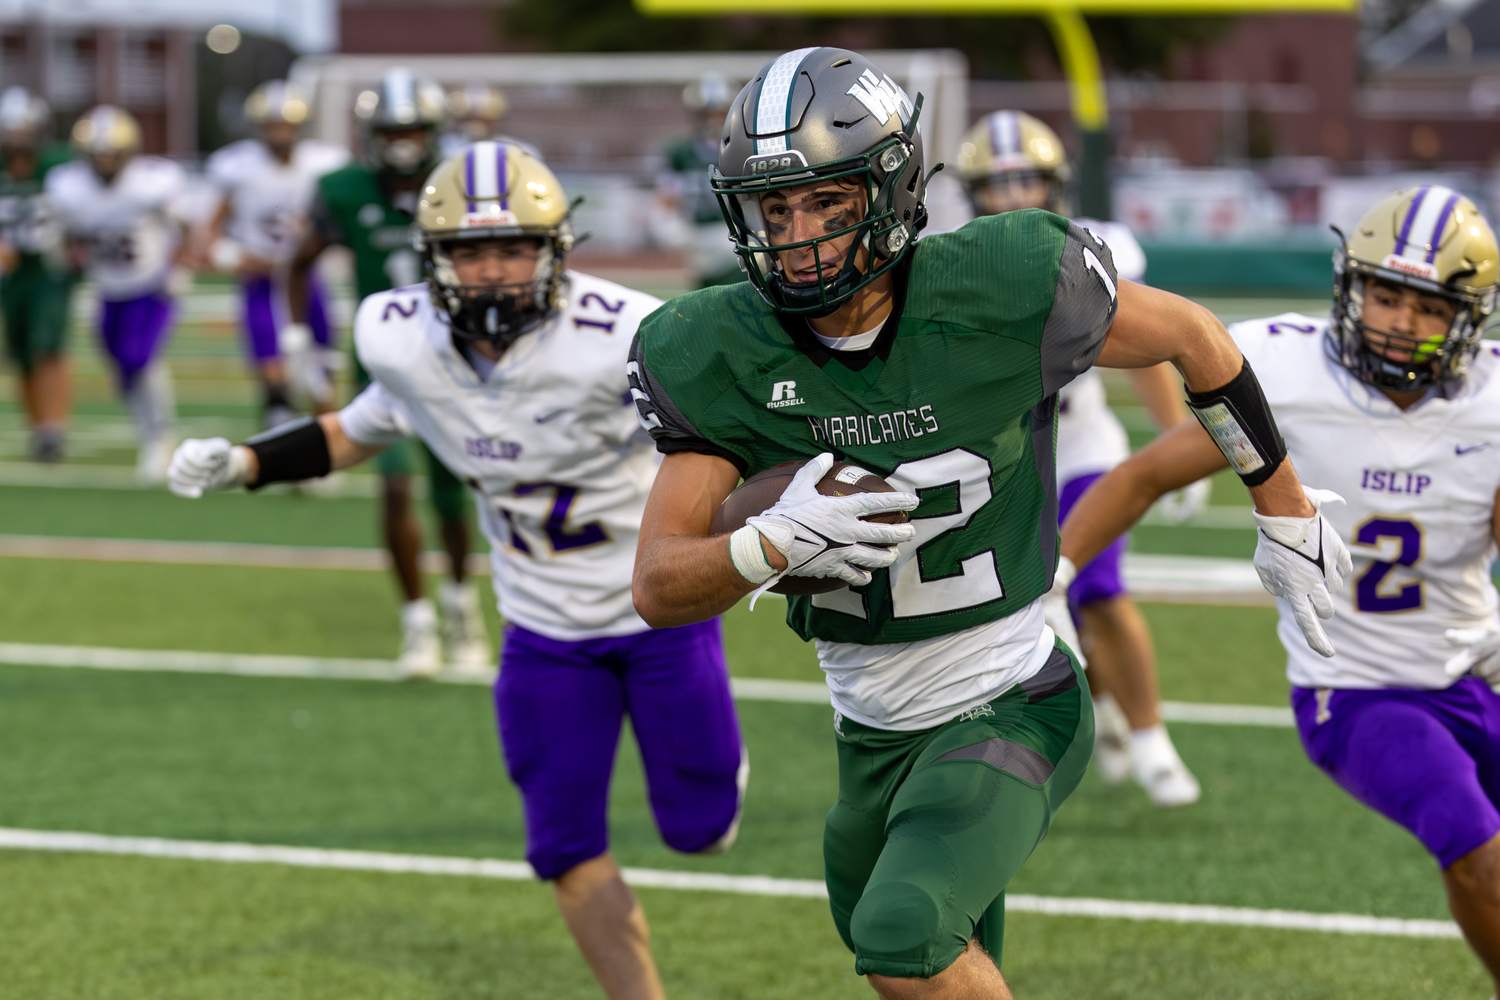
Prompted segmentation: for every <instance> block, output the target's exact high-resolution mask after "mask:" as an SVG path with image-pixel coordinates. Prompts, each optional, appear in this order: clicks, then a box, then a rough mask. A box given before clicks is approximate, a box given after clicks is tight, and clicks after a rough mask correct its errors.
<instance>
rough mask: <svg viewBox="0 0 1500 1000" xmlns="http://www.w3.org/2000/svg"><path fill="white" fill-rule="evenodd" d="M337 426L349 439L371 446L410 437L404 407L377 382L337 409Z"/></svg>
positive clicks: (389, 443) (388, 443) (409, 424)
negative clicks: (346, 404) (340, 408)
mask: <svg viewBox="0 0 1500 1000" xmlns="http://www.w3.org/2000/svg"><path fill="white" fill-rule="evenodd" d="M339 426H340V427H341V428H343V431H344V434H345V435H346V436H347V437H348V438H349V440H351V441H353V442H354V443H355V444H362V445H368V446H370V447H383V446H387V445H393V444H395V443H396V442H398V441H401V440H402V439H404V438H409V437H411V418H409V417H408V416H407V415H406V408H405V407H404V406H402V404H401V401H400V400H399V399H397V398H396V397H394V396H392V395H391V394H390V393H389V392H388V391H386V388H385V386H383V385H381V384H380V383H379V382H371V383H370V384H369V385H368V386H366V387H365V390H364V391H363V392H361V393H360V394H359V395H358V396H355V397H354V398H353V399H352V400H350V401H349V405H348V406H346V407H344V408H343V409H342V410H340V411H339Z"/></svg>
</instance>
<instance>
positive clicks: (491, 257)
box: [417, 142, 573, 352]
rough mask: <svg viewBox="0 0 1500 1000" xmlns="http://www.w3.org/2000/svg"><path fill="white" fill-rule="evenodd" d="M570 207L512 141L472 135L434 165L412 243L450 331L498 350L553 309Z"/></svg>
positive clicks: (542, 168) (567, 243)
mask: <svg viewBox="0 0 1500 1000" xmlns="http://www.w3.org/2000/svg"><path fill="white" fill-rule="evenodd" d="M569 215H570V213H569V210H568V205H567V201H566V197H565V195H564V194H563V191H562V187H561V185H560V184H558V182H557V178H556V177H554V176H553V175H552V172H551V171H550V170H548V169H547V167H546V165H545V164H543V163H542V162H541V161H540V160H538V159H536V158H535V157H533V156H531V155H529V154H528V153H526V152H525V151H524V150H522V149H520V148H519V147H516V146H512V145H510V144H508V143H504V142H479V143H475V144H474V145H472V146H469V147H468V148H467V149H465V150H464V151H463V152H461V153H459V154H457V155H456V156H454V157H452V158H450V159H448V160H447V161H445V162H444V163H442V164H441V165H440V166H439V167H438V168H437V169H436V170H435V171H433V173H432V176H430V177H428V178H427V181H426V183H425V184H424V185H423V186H422V198H421V201H420V202H419V203H418V206H417V231H418V236H417V249H418V251H419V252H420V253H421V254H422V259H423V265H424V268H425V270H426V274H427V289H428V293H429V294H430V295H431V297H432V302H433V305H434V307H436V309H437V310H438V312H439V313H441V314H443V315H446V316H447V317H448V322H449V325H450V326H451V328H452V330H453V332H454V333H455V334H456V335H458V336H460V337H463V338H465V339H467V340H477V341H485V342H488V343H489V344H491V345H493V346H494V347H496V348H497V349H499V350H500V351H502V352H503V351H505V350H506V349H507V348H508V347H510V345H511V344H513V343H514V342H515V341H516V340H517V338H519V337H520V336H521V335H523V334H525V333H527V332H528V331H530V330H534V329H536V328H537V327H538V326H540V325H541V324H542V323H544V322H546V320H547V319H549V318H550V317H551V316H553V315H554V314H555V313H556V312H557V310H558V309H559V308H560V307H561V296H562V287H563V283H564V278H565V271H566V261H567V254H568V251H569V250H571V249H572V247H573V231H572V226H571V223H570V219H569ZM460 272H467V274H466V275H464V276H466V277H470V278H474V277H479V279H480V280H479V281H468V282H465V281H463V280H461V276H460Z"/></svg>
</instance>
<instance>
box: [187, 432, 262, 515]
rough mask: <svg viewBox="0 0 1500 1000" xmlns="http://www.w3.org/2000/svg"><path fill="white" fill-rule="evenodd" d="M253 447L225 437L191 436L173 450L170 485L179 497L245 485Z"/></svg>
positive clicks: (194, 496)
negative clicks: (232, 442) (236, 442)
mask: <svg viewBox="0 0 1500 1000" xmlns="http://www.w3.org/2000/svg"><path fill="white" fill-rule="evenodd" d="M249 455H250V449H249V448H246V447H245V446H244V445H232V444H230V443H229V442H228V441H226V440H225V439H224V438H188V439H187V440H186V441H184V442H182V444H180V445H178V446H177V450H176V451H175V452H173V453H172V464H171V465H169V466H167V486H168V488H169V489H171V491H172V492H173V493H175V494H177V495H178V496H180V497H187V498H188V499H190V500H196V499H198V498H199V497H201V496H202V495H203V494H204V492H205V491H207V490H227V489H231V488H233V487H235V486H243V485H244V483H245V477H246V476H248V475H249V474H250V458H249Z"/></svg>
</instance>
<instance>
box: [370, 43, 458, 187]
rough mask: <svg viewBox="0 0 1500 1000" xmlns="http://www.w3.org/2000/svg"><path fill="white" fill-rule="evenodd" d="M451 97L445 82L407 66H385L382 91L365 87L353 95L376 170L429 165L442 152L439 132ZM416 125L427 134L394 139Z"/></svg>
mask: <svg viewBox="0 0 1500 1000" xmlns="http://www.w3.org/2000/svg"><path fill="white" fill-rule="evenodd" d="M447 99H448V95H447V94H446V93H444V92H443V88H442V87H439V86H438V85H437V84H436V83H433V82H432V81H431V80H429V79H427V78H426V77H421V76H418V75H417V74H416V73H413V72H412V71H411V70H409V69H407V68H405V67H404V66H398V67H395V68H394V69H388V70H386V72H385V75H384V76H382V77H381V78H380V87H379V89H378V90H366V91H362V92H361V93H360V95H359V96H358V97H357V98H355V100H354V116H355V117H356V118H358V119H359V120H360V121H361V122H363V123H364V126H365V138H366V146H367V150H366V151H367V154H368V155H369V157H370V159H371V161H372V165H373V166H374V167H375V169H377V170H380V171H383V172H388V173H392V174H397V175H399V176H403V177H411V176H413V175H415V174H425V173H426V172H427V171H429V170H431V169H432V167H433V166H434V165H435V164H436V163H437V162H438V160H439V159H440V158H441V157H442V150H441V149H440V148H439V145H438V133H439V131H441V127H442V124H443V120H444V112H445V110H446V107H445V106H446V103H447ZM415 130H421V131H422V132H423V133H424V138H422V139H420V140H418V139H412V138H399V139H392V138H391V133H402V132H409V131H415Z"/></svg>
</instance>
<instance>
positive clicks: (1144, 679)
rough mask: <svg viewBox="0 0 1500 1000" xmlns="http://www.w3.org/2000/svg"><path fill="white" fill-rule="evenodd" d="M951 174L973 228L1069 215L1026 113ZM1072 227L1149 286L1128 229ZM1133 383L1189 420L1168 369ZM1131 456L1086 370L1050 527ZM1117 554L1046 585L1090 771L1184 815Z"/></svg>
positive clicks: (1003, 120) (1186, 505) (1063, 165)
mask: <svg viewBox="0 0 1500 1000" xmlns="http://www.w3.org/2000/svg"><path fill="white" fill-rule="evenodd" d="M958 171H959V176H960V177H961V179H962V180H963V183H964V187H965V189H966V190H967V192H968V195H969V202H970V204H971V205H972V207H973V210H974V214H975V215H976V216H985V215H999V214H1002V213H1005V212H1013V211H1017V210H1019V209H1025V208H1045V209H1047V210H1048V211H1050V212H1056V213H1058V214H1059V215H1069V214H1070V208H1071V206H1070V204H1069V192H1068V182H1069V179H1070V176H1071V174H1070V170H1069V167H1068V159H1067V153H1066V151H1065V150H1064V148H1063V144H1062V140H1061V139H1060V138H1058V135H1057V133H1056V132H1054V131H1052V129H1050V128H1048V127H1047V125H1046V124H1045V123H1043V122H1041V121H1040V120H1038V119H1036V118H1033V117H1032V116H1031V115H1028V114H1025V113H1024V112H1021V111H996V112H993V113H991V114H988V115H985V116H984V117H983V118H981V119H979V121H978V122H976V123H975V124H974V126H973V127H972V128H970V129H969V131H968V132H967V133H966V134H965V135H964V138H963V144H962V145H961V146H960V147H959V155H958ZM1075 221H1077V223H1078V224H1079V225H1080V226H1084V227H1085V228H1087V229H1089V230H1090V231H1092V232H1093V233H1095V234H1096V235H1098V236H1099V237H1100V238H1101V239H1103V240H1104V241H1105V242H1106V243H1107V244H1109V249H1110V251H1111V252H1112V253H1113V254H1114V258H1115V269H1116V271H1117V272H1118V273H1119V276H1120V277H1121V278H1124V279H1126V280H1128V281H1141V280H1142V279H1143V278H1144V277H1145V273H1146V255H1145V253H1143V252H1142V251H1141V246H1140V244H1139V243H1137V242H1136V241H1135V237H1134V236H1133V235H1132V234H1131V232H1130V230H1129V229H1128V228H1126V227H1125V226H1123V225H1120V224H1119V223H1115V222H1100V221H1098V220H1096V219H1077V220H1075ZM1130 378H1131V382H1132V383H1133V384H1134V386H1135V391H1136V395H1137V396H1139V397H1140V400H1141V403H1142V404H1143V405H1144V406H1145V407H1146V409H1147V410H1148V411H1150V413H1151V416H1152V419H1154V420H1155V421H1156V425H1157V426H1158V427H1159V428H1160V429H1162V430H1167V429H1168V428H1171V427H1175V426H1176V425H1177V424H1179V423H1181V422H1182V421H1183V420H1186V419H1187V415H1188V414H1187V407H1186V406H1185V405H1183V402H1182V385H1181V383H1180V382H1179V381H1178V379H1177V376H1176V375H1175V374H1174V373H1173V372H1172V370H1171V366H1170V365H1157V366H1156V367H1154V368H1137V369H1134V370H1132V371H1131V372H1130ZM1129 455H1130V440H1129V438H1128V437H1127V435H1126V433H1125V428H1124V427H1123V426H1121V424H1120V421H1119V419H1118V418H1117V417H1116V416H1115V415H1114V414H1113V413H1111V412H1110V410H1109V406H1108V405H1107V403H1106V402H1105V392H1104V381H1103V379H1101V378H1100V376H1099V373H1098V372H1097V371H1095V370H1092V369H1091V370H1089V371H1087V372H1085V373H1084V374H1083V375H1080V376H1079V377H1078V378H1076V379H1074V380H1073V381H1072V382H1070V383H1069V384H1068V385H1066V386H1064V387H1063V389H1062V391H1061V393H1060V394H1059V400H1058V409H1057V488H1058V516H1059V517H1067V515H1068V511H1069V509H1070V508H1072V506H1073V504H1075V503H1077V502H1078V498H1079V497H1081V496H1082V495H1083V492H1084V490H1086V489H1088V487H1089V485H1090V484H1091V483H1092V482H1093V481H1094V480H1096V479H1098V478H1099V477H1100V476H1101V475H1103V474H1104V473H1105V472H1108V471H1109V470H1110V469H1112V468H1114V466H1116V465H1118V464H1119V463H1120V462H1121V461H1123V460H1124V459H1125V458H1126V457H1128V456H1129ZM1207 498H1208V483H1207V482H1203V483H1195V484H1193V485H1192V486H1190V487H1188V488H1186V489H1184V490H1182V491H1180V492H1179V493H1178V494H1177V496H1176V497H1175V498H1174V499H1175V501H1176V502H1175V503H1173V504H1170V505H1169V506H1168V510H1169V511H1170V512H1171V513H1172V514H1173V515H1174V516H1175V517H1176V518H1177V519H1178V520H1186V519H1187V518H1189V517H1191V516H1192V515H1193V514H1196V513H1197V512H1198V510H1199V509H1201V508H1202V506H1203V504H1204V503H1205V502H1206V500H1207ZM1125 545H1126V539H1125V537H1124V536H1123V535H1122V536H1121V537H1120V538H1119V539H1117V540H1116V541H1115V542H1114V544H1112V545H1110V547H1109V548H1108V549H1106V550H1105V551H1103V552H1102V553H1100V554H1099V556H1097V557H1096V558H1095V559H1093V560H1092V561H1091V562H1090V563H1089V564H1088V565H1087V566H1082V567H1079V568H1078V570H1077V575H1076V577H1074V578H1073V579H1072V580H1071V582H1070V581H1069V580H1068V579H1067V577H1068V570H1069V569H1071V567H1070V566H1066V565H1065V566H1064V568H1062V569H1060V570H1059V572H1058V579H1057V581H1055V584H1054V585H1055V586H1056V587H1057V588H1058V589H1059V591H1061V590H1062V589H1064V588H1066V590H1067V596H1068V604H1069V606H1070V607H1071V608H1072V610H1073V613H1074V614H1075V616H1076V618H1077V620H1078V625H1079V629H1078V637H1079V640H1080V641H1081V642H1082V644H1083V653H1084V655H1085V656H1087V658H1088V670H1089V685H1090V687H1091V688H1093V690H1094V692H1095V695H1094V713H1095V724H1096V727H1097V728H1096V730H1095V738H1096V747H1095V759H1096V760H1097V761H1098V763H1099V771H1100V775H1101V776H1102V777H1103V778H1104V780H1105V781H1107V782H1109V783H1110V784H1118V783H1119V782H1121V781H1124V780H1125V779H1126V777H1134V779H1135V781H1136V783H1137V784H1139V785H1140V786H1141V787H1142V788H1144V789H1145V790H1146V794H1147V795H1148V796H1150V798H1151V801H1152V802H1153V803H1155V804H1156V805H1157V806H1160V807H1162V808H1171V807H1173V806H1183V805H1188V804H1190V803H1193V802H1196V801H1198V796H1199V794H1200V789H1199V787H1198V781H1197V779H1196V778H1194V777H1193V774H1192V772H1191V771H1189V770H1188V769H1187V766H1186V765H1185V764H1183V762H1182V758H1181V757H1179V756H1178V755H1177V748H1176V747H1174V746H1173V745H1172V738H1171V736H1169V735H1168V734H1167V728H1166V726H1165V725H1164V724H1163V723H1162V721H1161V713H1160V706H1159V702H1160V697H1159V695H1158V694H1157V689H1156V652H1155V650H1154V649H1153V648H1152V644H1151V632H1150V629H1149V628H1148V626H1147V625H1146V620H1145V619H1144V618H1143V617H1141V612H1140V609H1139V608H1137V607H1136V606H1135V602H1134V601H1132V600H1131V599H1130V595H1129V594H1128V593H1127V592H1126V590H1125V580H1124V577H1123V575H1122V566H1121V560H1122V559H1123V557H1124V555H1125ZM1122 708H1123V709H1124V711H1123V713H1122V712H1121V709H1122Z"/></svg>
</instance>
